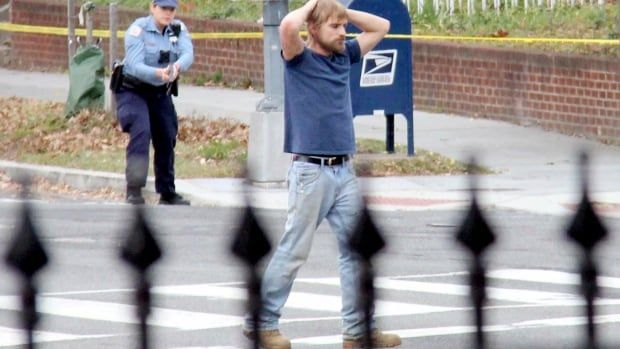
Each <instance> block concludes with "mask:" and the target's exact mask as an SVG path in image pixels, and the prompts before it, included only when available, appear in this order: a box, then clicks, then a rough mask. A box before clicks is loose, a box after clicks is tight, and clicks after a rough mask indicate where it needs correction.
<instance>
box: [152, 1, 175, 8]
mask: <svg viewBox="0 0 620 349" xmlns="http://www.w3.org/2000/svg"><path fill="white" fill-rule="evenodd" d="M153 3H154V4H155V5H157V6H159V7H174V8H177V0H153Z"/></svg>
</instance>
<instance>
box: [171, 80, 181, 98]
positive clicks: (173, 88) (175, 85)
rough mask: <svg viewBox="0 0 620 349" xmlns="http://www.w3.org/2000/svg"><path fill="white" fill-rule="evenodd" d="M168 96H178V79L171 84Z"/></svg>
mask: <svg viewBox="0 0 620 349" xmlns="http://www.w3.org/2000/svg"><path fill="white" fill-rule="evenodd" d="M170 94H171V95H173V96H175V97H178V96H179V79H178V78H177V79H175V80H174V81H173V82H172V86H170Z"/></svg>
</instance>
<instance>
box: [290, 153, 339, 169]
mask: <svg viewBox="0 0 620 349" xmlns="http://www.w3.org/2000/svg"><path fill="white" fill-rule="evenodd" d="M350 159H351V158H350V157H349V155H336V156H319V155H316V156H315V155H299V154H295V155H293V161H301V162H309V163H311V164H317V165H322V166H336V165H342V164H344V163H345V162H347V161H349V160H350Z"/></svg>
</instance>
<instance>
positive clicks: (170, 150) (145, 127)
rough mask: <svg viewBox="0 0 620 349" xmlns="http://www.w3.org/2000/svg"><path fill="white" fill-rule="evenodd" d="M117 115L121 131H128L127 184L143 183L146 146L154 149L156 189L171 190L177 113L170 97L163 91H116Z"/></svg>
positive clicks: (145, 172)
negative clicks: (151, 143) (151, 145)
mask: <svg viewBox="0 0 620 349" xmlns="http://www.w3.org/2000/svg"><path fill="white" fill-rule="evenodd" d="M116 103H117V116H118V119H119V122H120V124H121V127H122V129H123V132H127V133H129V136H130V139H129V144H128V145H127V154H126V161H127V167H126V169H125V177H126V179H127V187H133V188H142V187H144V186H145V185H146V177H147V174H148V168H149V147H150V142H151V140H152V141H153V149H154V150H155V156H154V161H155V163H154V164H155V166H154V167H155V190H157V192H158V193H160V194H163V195H165V194H168V193H174V192H175V187H174V147H175V146H176V138H177V131H178V120H177V113H176V111H175V109H174V104H173V103H172V97H171V96H169V95H168V94H166V92H165V90H162V91H150V92H137V91H129V90H121V91H120V92H118V93H116Z"/></svg>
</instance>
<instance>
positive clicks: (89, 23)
mask: <svg viewBox="0 0 620 349" xmlns="http://www.w3.org/2000/svg"><path fill="white" fill-rule="evenodd" d="M84 12H86V44H87V45H92V44H93V16H92V14H91V9H87V10H86V11H84Z"/></svg>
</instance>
